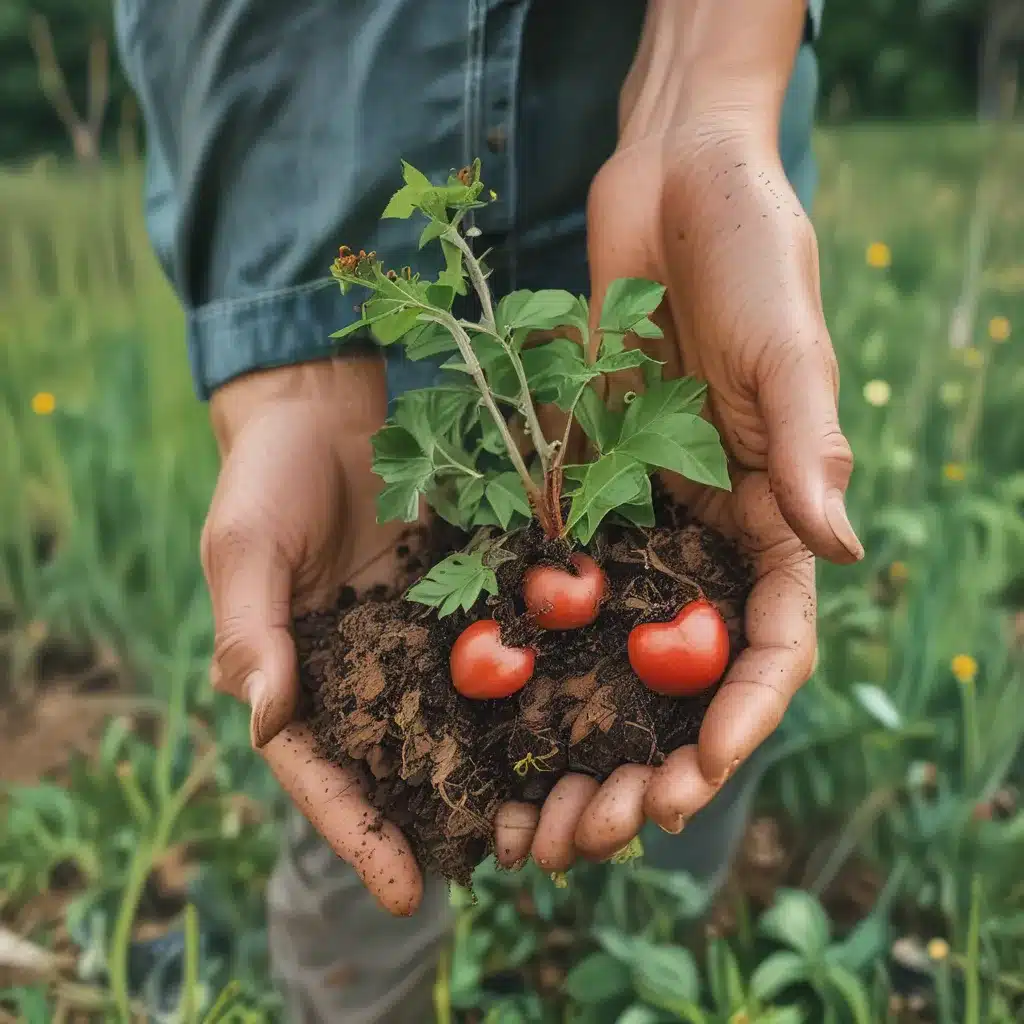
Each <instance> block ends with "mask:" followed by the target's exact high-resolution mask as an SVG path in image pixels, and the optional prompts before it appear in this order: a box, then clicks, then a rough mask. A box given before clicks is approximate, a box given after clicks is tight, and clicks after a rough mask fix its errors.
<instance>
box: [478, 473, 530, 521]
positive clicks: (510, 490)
mask: <svg viewBox="0 0 1024 1024" xmlns="http://www.w3.org/2000/svg"><path fill="white" fill-rule="evenodd" d="M487 500H488V501H489V502H490V504H491V508H493V509H494V511H495V514H496V515H497V516H498V520H499V521H500V523H501V527H502V529H504V530H507V529H508V525H509V523H510V522H511V521H512V517H513V516H514V515H515V514H516V513H517V512H518V513H520V514H522V515H524V516H526V517H527V518H529V517H530V516H531V515H532V514H533V512H532V509H531V508H530V502H529V500H528V499H527V497H526V488H525V487H524V486H523V481H522V480H520V479H519V474H518V473H516V472H515V471H511V472H508V473H500V474H499V475H498V476H496V477H494V478H493V479H492V480H490V481H488V484H487Z"/></svg>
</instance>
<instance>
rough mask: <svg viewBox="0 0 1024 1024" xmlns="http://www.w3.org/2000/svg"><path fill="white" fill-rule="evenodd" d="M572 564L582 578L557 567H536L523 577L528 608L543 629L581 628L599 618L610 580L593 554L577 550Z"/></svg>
mask: <svg viewBox="0 0 1024 1024" xmlns="http://www.w3.org/2000/svg"><path fill="white" fill-rule="evenodd" d="M569 561H570V562H572V564H573V565H574V566H576V569H577V570H578V572H579V575H578V576H573V574H572V573H571V572H568V571H567V570H565V569H559V568H557V567H556V566H554V565H535V566H533V568H531V569H527V571H526V575H525V576H524V577H523V599H524V600H525V601H526V608H527V610H528V611H529V613H530V614H531V615H532V616H533V621H534V622H536V623H537V625H538V626H540V627H541V629H579V628H580V627H581V626H589V625H590V624H591V623H592V622H593V621H594V619H596V618H597V613H598V611H599V610H600V608H601V601H602V600H603V599H604V594H605V589H606V588H607V586H608V581H607V579H606V578H605V575H604V573H603V572H602V571H601V567H600V566H599V565H598V564H597V562H595V561H594V560H593V559H592V558H591V557H590V555H585V554H583V552H582V551H577V552H576V553H575V554H574V555H572V556H571V557H570V559H569Z"/></svg>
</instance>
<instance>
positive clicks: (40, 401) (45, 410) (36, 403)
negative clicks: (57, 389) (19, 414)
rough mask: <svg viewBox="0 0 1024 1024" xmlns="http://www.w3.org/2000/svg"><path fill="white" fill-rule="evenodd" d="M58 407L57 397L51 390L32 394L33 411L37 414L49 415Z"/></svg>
mask: <svg viewBox="0 0 1024 1024" xmlns="http://www.w3.org/2000/svg"><path fill="white" fill-rule="evenodd" d="M56 408H57V399H56V398H54V397H53V395H51V394H50V392H49V391H38V392H36V394H34V395H33V396H32V411H33V412H34V413H35V414H36V415H37V416H49V415H50V413H52V412H53V410H54V409H56Z"/></svg>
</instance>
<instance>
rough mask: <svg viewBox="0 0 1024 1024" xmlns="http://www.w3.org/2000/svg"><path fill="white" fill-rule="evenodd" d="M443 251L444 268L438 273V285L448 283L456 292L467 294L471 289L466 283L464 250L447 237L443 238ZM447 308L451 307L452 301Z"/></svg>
mask: <svg viewBox="0 0 1024 1024" xmlns="http://www.w3.org/2000/svg"><path fill="white" fill-rule="evenodd" d="M441 251H442V252H443V253H444V261H445V262H444V270H442V271H441V273H440V274H438V275H437V283H438V285H447V286H448V287H450V288H451V289H452V291H453V293H454V294H458V295H465V294H466V292H467V291H468V290H469V289H468V286H467V285H466V270H465V267H463V265H462V250H461V249H460V248H459V247H458V246H457V245H456V244H455V243H454V242H450V241H449V240H448V239H447V238H442V239H441ZM444 308H445V309H451V308H452V304H451V302H449V303H448V305H447V306H445V307H444Z"/></svg>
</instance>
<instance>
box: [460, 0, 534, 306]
mask: <svg viewBox="0 0 1024 1024" xmlns="http://www.w3.org/2000/svg"><path fill="white" fill-rule="evenodd" d="M469 5H470V33H469V34H470V41H469V51H470V53H469V57H470V59H469V61H468V63H467V71H466V75H467V89H466V98H467V103H466V154H465V155H466V161H467V163H468V162H469V161H470V160H472V159H473V158H474V157H476V156H479V157H480V158H481V161H482V163H483V170H482V174H483V179H484V182H485V183H486V184H487V186H488V188H490V189H493V191H494V192H495V193H496V194H497V199H496V200H495V201H493V202H491V203H489V204H488V205H487V206H486V207H485V208H484V209H482V210H479V211H477V215H476V217H475V218H474V222H473V223H474V224H475V225H476V226H477V227H479V228H480V230H481V231H482V232H483V233H484V234H485V235H488V236H498V237H502V238H503V239H505V245H504V246H503V257H504V262H505V267H504V270H505V272H506V274H507V276H508V282H507V283H508V286H509V287H512V288H514V287H515V278H516V251H515V228H516V215H517V199H518V197H517V194H516V193H517V174H516V170H517V167H516V120H517V110H516V97H517V93H518V85H519V68H520V55H521V51H522V40H523V31H524V26H525V22H526V16H527V13H528V12H529V7H530V0H469Z"/></svg>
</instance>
